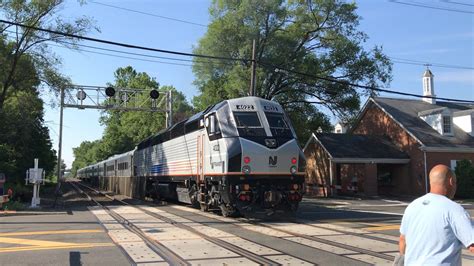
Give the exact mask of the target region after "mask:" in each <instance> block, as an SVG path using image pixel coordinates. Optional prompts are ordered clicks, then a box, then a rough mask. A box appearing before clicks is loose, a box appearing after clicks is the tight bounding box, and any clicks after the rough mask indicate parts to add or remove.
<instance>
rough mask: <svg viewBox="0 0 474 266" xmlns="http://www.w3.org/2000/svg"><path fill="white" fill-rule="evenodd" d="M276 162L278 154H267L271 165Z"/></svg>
mask: <svg viewBox="0 0 474 266" xmlns="http://www.w3.org/2000/svg"><path fill="white" fill-rule="evenodd" d="M277 162H278V156H269V157H268V164H269V165H271V166H275V165H276V164H277Z"/></svg>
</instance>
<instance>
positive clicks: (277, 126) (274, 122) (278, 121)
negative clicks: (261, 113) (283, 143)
mask: <svg viewBox="0 0 474 266" xmlns="http://www.w3.org/2000/svg"><path fill="white" fill-rule="evenodd" d="M265 116H266V117H267V121H268V124H269V126H270V130H271V132H272V135H273V136H274V137H292V133H291V130H290V127H289V126H288V123H287V122H286V120H285V117H284V116H283V114H280V113H268V112H265Z"/></svg>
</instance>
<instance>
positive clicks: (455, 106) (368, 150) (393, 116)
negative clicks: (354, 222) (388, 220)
mask: <svg viewBox="0 0 474 266" xmlns="http://www.w3.org/2000/svg"><path fill="white" fill-rule="evenodd" d="M423 95H424V96H426V97H425V98H422V99H420V100H418V99H397V98H384V97H373V98H369V99H368V101H367V102H366V104H365V105H364V107H363V108H362V111H361V112H360V113H359V116H358V118H357V120H356V122H355V123H354V124H353V126H352V127H351V128H350V129H348V131H347V132H348V133H347V134H331V133H329V134H313V136H312V137H311V138H310V139H309V140H308V142H307V144H306V146H305V148H304V152H305V155H306V158H307V177H306V178H307V180H306V183H307V188H308V193H309V194H313V195H321V196H326V195H330V194H331V193H334V194H347V193H350V194H363V195H367V196H374V195H410V196H418V195H422V194H424V193H426V191H428V190H429V181H428V178H427V176H428V173H429V171H430V169H431V168H432V167H433V166H434V165H436V164H440V163H442V164H445V165H448V166H450V167H452V168H453V169H454V168H455V166H456V162H457V161H459V160H463V159H467V160H471V161H473V162H474V105H472V104H464V103H454V102H444V101H438V100H436V98H435V95H434V88H433V74H432V73H431V71H430V70H426V71H425V73H424V75H423Z"/></svg>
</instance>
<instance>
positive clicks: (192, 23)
mask: <svg viewBox="0 0 474 266" xmlns="http://www.w3.org/2000/svg"><path fill="white" fill-rule="evenodd" d="M89 2H90V3H93V4H96V5H101V6H106V7H110V8H115V9H120V10H125V11H128V12H133V13H138V14H142V15H147V16H151V17H157V18H161V19H167V20H172V21H177V22H181V23H186V24H190V25H195V26H200V27H205V28H207V25H204V24H201V23H196V22H191V21H187V20H183V19H176V18H172V17H165V16H161V15H157V14H153V13H148V12H144V11H139V10H134V9H130V8H125V7H120V6H115V5H111V4H105V3H100V2H96V1H89Z"/></svg>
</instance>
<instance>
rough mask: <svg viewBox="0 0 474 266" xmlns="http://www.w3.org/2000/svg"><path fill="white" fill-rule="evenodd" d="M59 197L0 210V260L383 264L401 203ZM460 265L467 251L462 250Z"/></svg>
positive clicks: (76, 193)
mask: <svg viewBox="0 0 474 266" xmlns="http://www.w3.org/2000/svg"><path fill="white" fill-rule="evenodd" d="M81 192H84V193H81ZM85 194H89V195H90V197H91V198H94V199H95V200H96V202H97V203H94V202H91V201H90V200H89V199H88V198H87V196H86V195H85ZM64 199H65V200H64V202H65V203H64V206H65V209H64V211H61V212H58V213H46V214H45V213H42V212H39V214H40V215H15V216H0V264H1V265H130V264H134V265H169V264H177V263H186V264H191V265H233V264H240V265H256V264H282V265H312V264H318V265H370V264H376V265H391V261H392V260H393V257H394V256H395V255H396V254H397V249H398V248H397V238H398V230H399V224H400V219H401V217H402V216H401V215H402V214H403V211H404V209H405V208H406V206H407V204H408V203H407V202H401V201H396V200H386V199H377V200H357V199H304V201H303V202H302V203H301V205H300V209H299V211H298V213H297V214H296V215H295V216H293V217H288V216H284V217H281V216H278V215H276V216H275V217H270V218H268V219H265V220H261V219H248V218H224V217H222V216H220V215H218V214H215V213H203V212H201V211H199V210H196V209H192V208H190V207H188V206H185V205H180V204H172V203H168V204H164V205H160V206H149V205H147V204H143V203H140V202H137V201H128V202H129V203H131V204H132V205H123V204H121V203H118V202H113V201H111V200H110V199H108V198H105V197H102V196H100V195H99V194H94V193H91V191H87V190H86V189H85V188H82V189H80V188H74V187H72V186H69V187H68V191H67V193H66V194H65V196H64ZM97 204H101V206H98V205H97ZM137 204H138V205H137ZM464 207H465V208H466V209H467V210H468V211H469V212H470V213H471V215H473V210H474V207H473V206H472V204H468V205H464ZM41 213H42V214H41ZM463 263H464V265H474V257H473V256H471V255H470V254H467V252H465V253H464V256H463Z"/></svg>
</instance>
